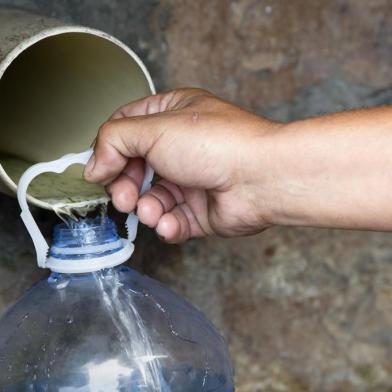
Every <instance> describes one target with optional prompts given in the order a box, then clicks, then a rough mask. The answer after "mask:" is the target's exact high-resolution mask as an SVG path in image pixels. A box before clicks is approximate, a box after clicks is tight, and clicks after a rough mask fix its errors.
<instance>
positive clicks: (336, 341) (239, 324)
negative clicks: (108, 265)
mask: <svg viewBox="0 0 392 392" xmlns="http://www.w3.org/2000/svg"><path fill="white" fill-rule="evenodd" d="M0 6H7V7H17V8H21V9H25V10H30V11H34V12H37V13H40V14H42V15H46V16H53V17H57V18H60V19H63V20H65V21H72V22H76V23H80V24H84V25H87V26H91V27H95V28H98V29H102V30H105V31H107V32H109V33H111V34H113V35H115V36H117V37H119V38H120V39H121V40H123V41H124V42H126V43H127V44H128V45H129V46H131V47H132V48H133V49H134V50H135V51H136V52H137V53H138V54H139V55H140V56H141V57H142V59H143V60H144V61H145V62H146V63H147V65H148V68H149V69H150V71H151V73H152V76H153V79H154V81H155V82H156V84H157V86H158V89H159V90H162V89H169V88H174V87H179V86H189V85H192V86H201V87H204V88H207V89H211V90H212V91H214V92H215V93H217V94H219V95H221V96H223V97H225V98H227V99H229V100H232V101H234V102H237V103H238V104H241V105H242V106H244V107H246V108H248V109H250V110H253V111H255V112H257V113H259V114H263V115H266V116H269V117H271V118H275V119H279V120H284V121H288V120H291V119H296V118H300V117H306V116H311V115H316V114H320V113H326V112H332V111H339V110H344V109H347V108H352V107H362V106H374V105H381V104H389V103H392V71H391V68H392V7H391V3H390V0H371V1H367V0H317V1H315V0H196V1H195V0H181V1H180V0H117V1H116V0H86V1H83V2H82V1H77V0H63V1H49V0H12V1H11V0H0ZM369 191H370V192H371V191H373V190H369ZM374 191H376V190H374ZM0 205H1V207H0V248H1V252H0V277H1V281H0V310H1V309H4V308H5V307H6V306H7V305H8V304H10V303H12V302H13V301H14V300H15V299H16V298H17V297H18V296H19V295H20V293H22V292H23V291H25V290H26V289H27V288H28V287H29V286H30V285H31V284H32V283H33V282H35V281H36V280H37V279H38V278H39V277H40V276H42V272H41V271H38V269H37V268H36V267H35V264H34V255H33V250H32V246H31V242H30V240H29V238H28V237H27V235H26V232H25V231H24V228H23V227H22V225H21V223H20V221H19V218H18V214H19V212H18V207H17V205H16V202H15V200H13V199H11V198H8V197H5V196H0ZM36 215H37V216H38V218H39V220H40V222H41V225H42V226H43V227H44V229H45V230H46V231H49V228H50V226H51V224H52V222H53V220H52V218H51V216H50V214H48V213H46V212H42V211H41V212H40V211H36ZM391 219H392V218H391ZM142 237H143V238H142V239H141V240H140V243H139V246H138V247H137V248H138V252H137V254H136V255H135V257H134V260H133V262H134V263H135V264H137V265H138V267H139V268H141V269H142V270H144V271H145V272H146V273H148V274H149V275H151V276H153V277H155V278H157V279H159V280H161V281H162V282H164V283H165V284H166V285H168V286H170V287H171V288H172V289H173V290H175V291H176V292H178V293H180V294H182V295H184V296H185V297H187V298H188V299H190V300H191V301H192V302H193V303H195V304H196V305H197V306H198V307H199V308H201V309H202V310H203V311H204V312H205V313H206V314H207V315H208V317H209V318H210V319H212V320H213V321H214V323H215V324H216V325H217V326H218V327H219V328H220V329H221V331H222V332H223V333H224V335H225V336H226V338H227V340H228V342H229V344H230V348H231V353H232V357H233V360H234V363H235V368H236V387H237V391H239V392H262V391H276V392H278V391H293V392H297V391H298V392H299V391H318V392H320V391H347V392H349V391H358V392H361V391H385V392H388V391H389V392H390V391H392V236H391V234H388V233H384V234H383V233H366V232H353V231H352V232H350V231H335V230H315V229H291V228H274V229H271V230H268V231H267V232H265V233H263V234H261V235H259V236H255V237H253V238H239V239H230V240H224V239H216V238H214V239H207V240H197V241H190V242H188V243H187V244H185V245H182V246H168V245H164V244H162V243H160V242H159V240H158V239H157V238H155V237H154V235H153V234H152V233H151V232H150V231H148V230H145V231H144V232H143V236H142Z"/></svg>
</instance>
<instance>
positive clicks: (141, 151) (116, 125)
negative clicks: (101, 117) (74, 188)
mask: <svg viewBox="0 0 392 392" xmlns="http://www.w3.org/2000/svg"><path fill="white" fill-rule="evenodd" d="M138 119H140V117H135V118H126V119H119V120H112V121H109V122H107V123H105V124H104V125H103V126H102V127H101V128H100V130H99V132H98V136H97V139H96V143H95V146H94V154H93V156H92V157H91V159H90V161H89V162H88V163H87V165H86V168H85V170H84V177H85V179H86V180H87V181H89V182H94V183H100V184H103V185H107V184H108V183H110V182H111V181H113V180H114V179H115V178H116V177H117V176H118V175H119V174H120V173H121V172H122V171H123V169H124V168H125V166H126V164H127V162H128V159H129V158H136V157H142V158H144V157H145V155H146V154H147V152H148V151H149V150H150V149H151V148H152V146H153V145H154V143H155V140H156V139H157V137H159V134H160V131H159V121H156V119H152V118H151V119H150V118H148V117H146V118H145V119H143V121H140V120H138Z"/></svg>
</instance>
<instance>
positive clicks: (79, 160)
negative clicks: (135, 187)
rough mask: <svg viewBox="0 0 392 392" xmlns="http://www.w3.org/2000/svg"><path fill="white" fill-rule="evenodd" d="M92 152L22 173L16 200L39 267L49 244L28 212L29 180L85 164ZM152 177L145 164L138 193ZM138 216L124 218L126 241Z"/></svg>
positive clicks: (134, 229)
mask: <svg viewBox="0 0 392 392" xmlns="http://www.w3.org/2000/svg"><path fill="white" fill-rule="evenodd" d="M92 154H93V149H89V150H87V151H84V152H81V153H78V154H67V155H64V156H63V157H61V158H59V159H56V160H55V161H51V162H42V163H37V164H36V165H33V166H31V167H30V168H28V169H27V170H26V171H25V172H24V173H23V175H22V177H21V178H20V180H19V184H18V191H17V196H18V201H19V205H20V208H21V210H22V212H21V214H20V216H21V218H22V220H23V222H24V224H25V226H26V228H27V230H28V232H29V234H30V236H31V239H32V240H33V242H34V246H35V250H36V252H37V262H38V266H39V267H41V268H45V267H46V259H47V254H48V250H49V245H48V243H47V242H46V240H45V238H44V236H43V235H42V233H41V231H40V229H39V227H38V225H37V223H36V222H35V220H34V218H33V215H32V214H31V212H30V209H29V206H28V204H27V188H28V187H29V185H30V183H31V181H32V180H33V179H34V178H35V177H37V176H39V175H40V174H42V173H47V172H53V173H63V172H64V171H65V169H67V167H69V166H71V165H74V164H81V165H86V164H87V162H88V161H89V159H90V157H91V155H92ZM153 177H154V171H153V170H152V168H151V167H150V166H149V165H147V164H146V169H145V175H144V181H143V185H142V188H141V191H140V194H141V195H142V194H143V193H145V192H147V191H148V190H149V189H150V188H151V181H152V179H153ZM138 222H139V220H138V218H137V216H136V215H134V214H129V215H128V218H127V220H126V223H125V224H126V226H127V229H128V241H129V242H133V241H134V240H135V238H136V234H137V225H138Z"/></svg>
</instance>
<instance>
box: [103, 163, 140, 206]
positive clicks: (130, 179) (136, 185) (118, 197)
mask: <svg viewBox="0 0 392 392" xmlns="http://www.w3.org/2000/svg"><path fill="white" fill-rule="evenodd" d="M144 166H145V162H144V160H143V159H140V158H135V159H132V160H130V161H129V162H128V164H127V165H126V167H125V168H124V170H123V172H122V174H120V176H118V177H117V178H116V179H115V180H114V181H113V182H112V183H111V184H110V185H109V186H107V187H106V190H107V192H108V193H109V194H110V195H111V198H112V202H113V205H114V207H115V208H116V209H117V210H118V211H120V212H125V213H130V212H131V211H133V210H134V209H135V207H136V203H137V201H138V199H139V192H140V188H141V184H142V182H143V177H144Z"/></svg>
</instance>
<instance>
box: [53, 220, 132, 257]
mask: <svg viewBox="0 0 392 392" xmlns="http://www.w3.org/2000/svg"><path fill="white" fill-rule="evenodd" d="M123 247H124V243H123V241H122V239H121V237H120V236H119V235H118V233H117V227H116V224H115V223H114V222H113V220H111V219H110V218H109V217H107V216H106V217H100V216H97V217H96V218H85V219H80V220H79V221H74V220H69V221H68V222H67V224H65V223H61V224H58V225H56V226H55V227H54V230H53V242H52V245H51V247H50V250H49V255H50V257H52V258H55V259H60V260H84V259H91V258H96V257H103V256H107V255H110V254H113V253H116V252H118V251H120V250H121V249H122V248H123Z"/></svg>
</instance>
